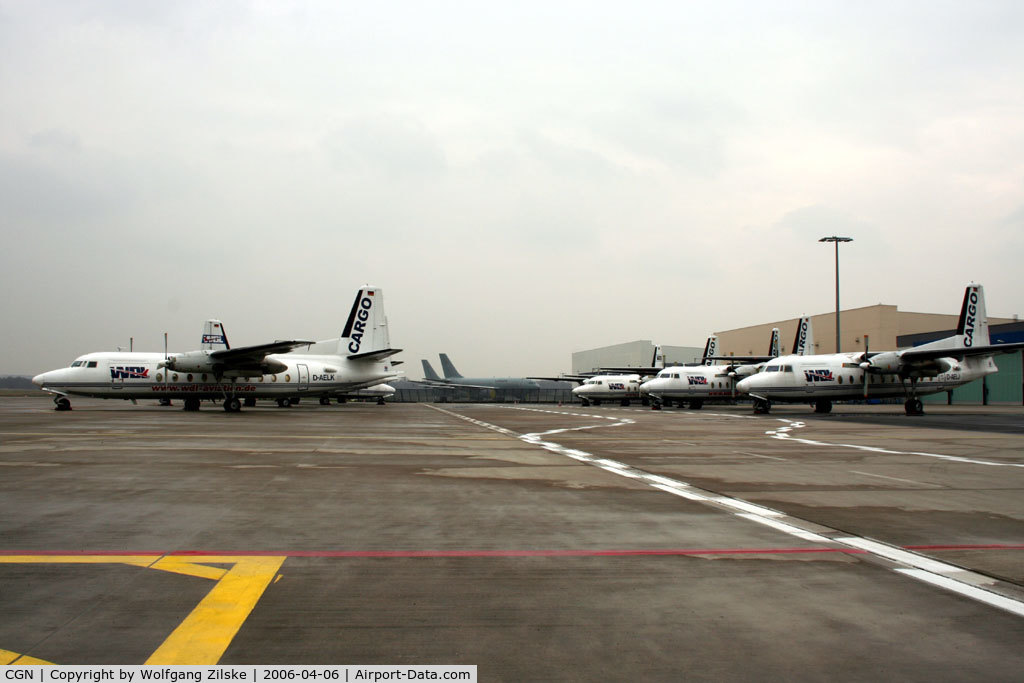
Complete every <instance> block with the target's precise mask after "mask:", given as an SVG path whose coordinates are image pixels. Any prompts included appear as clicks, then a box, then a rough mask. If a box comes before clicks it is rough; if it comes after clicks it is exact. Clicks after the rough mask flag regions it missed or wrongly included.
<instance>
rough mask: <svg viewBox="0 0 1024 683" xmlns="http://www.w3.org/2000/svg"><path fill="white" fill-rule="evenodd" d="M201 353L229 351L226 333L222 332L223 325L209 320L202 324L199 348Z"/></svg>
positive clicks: (217, 321) (229, 346)
mask: <svg viewBox="0 0 1024 683" xmlns="http://www.w3.org/2000/svg"><path fill="white" fill-rule="evenodd" d="M199 348H200V349H202V350H203V351H219V350H221V349H230V348H231V345H230V344H228V333H227V332H225V331H224V323H222V322H221V321H219V320H215V319H213V318H211V319H210V320H207V321H206V322H205V323H203V340H202V344H200V346H199Z"/></svg>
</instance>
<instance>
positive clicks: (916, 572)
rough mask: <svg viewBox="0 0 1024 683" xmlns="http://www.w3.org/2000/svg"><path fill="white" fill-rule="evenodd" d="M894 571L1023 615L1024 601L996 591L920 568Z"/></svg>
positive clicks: (1020, 615)
mask: <svg viewBox="0 0 1024 683" xmlns="http://www.w3.org/2000/svg"><path fill="white" fill-rule="evenodd" d="M896 571H897V572H899V573H900V574H904V575H906V576H910V577H912V578H915V579H917V580H919V581H924V582H925V583H930V584H932V585H935V586H938V587H940V588H945V589H946V590H950V591H953V592H954V593H959V594H960V595H963V596H966V597H968V598H971V599H973V600H977V601H978V602H983V603H985V604H987V605H992V606H993V607H998V608H999V609H1003V610H1006V611H1007V612H1011V613H1013V614H1016V615H1017V616H1018V617H1024V603H1021V602H1020V601H1018V600H1014V599H1012V598H1008V597H1005V596H1003V595H999V594H998V593H993V592H992V591H987V590H985V589H984V588H978V587H977V586H972V585H970V584H967V583H964V582H963V581H957V580H956V579H951V578H949V577H947V576H939V575H937V574H932V573H930V572H926V571H923V570H921V569H897V570H896Z"/></svg>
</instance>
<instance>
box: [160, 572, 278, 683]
mask: <svg viewBox="0 0 1024 683" xmlns="http://www.w3.org/2000/svg"><path fill="white" fill-rule="evenodd" d="M190 559H191V560H192V561H193V562H234V566H233V567H232V568H231V570H230V571H228V573H227V574H226V575H225V576H224V578H222V579H221V580H220V581H218V582H217V585H215V586H214V587H213V590H211V591H210V593H209V594H208V595H207V596H206V597H205V598H203V600H202V602H200V603H199V604H198V605H197V606H196V608H195V609H194V610H192V613H191V614H189V615H188V616H187V617H186V618H185V621H183V622H182V623H181V624H180V625H179V626H178V628H176V629H174V632H173V633H171V635H170V636H169V637H168V638H167V640H165V641H164V642H163V644H162V645H161V646H160V647H159V648H157V650H156V652H154V653H153V654H152V656H150V658H149V659H147V660H146V664H216V663H217V662H218V661H220V658H221V657H222V656H223V655H224V651H225V650H227V648H228V645H230V644H231V640H232V639H233V638H234V637H235V634H236V633H238V629H240V628H241V627H242V624H243V623H244V622H245V620H246V618H248V616H249V613H250V612H252V610H253V608H254V607H255V606H256V603H257V601H259V599H260V596H262V595H263V591H265V590H266V588H267V586H268V585H270V582H271V581H272V580H273V578H274V576H276V575H277V570H278V569H280V568H281V565H282V564H283V563H284V560H285V558H284V557H283V556H282V557H217V556H210V557H192V558H190Z"/></svg>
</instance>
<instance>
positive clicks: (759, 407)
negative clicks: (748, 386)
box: [754, 398, 772, 415]
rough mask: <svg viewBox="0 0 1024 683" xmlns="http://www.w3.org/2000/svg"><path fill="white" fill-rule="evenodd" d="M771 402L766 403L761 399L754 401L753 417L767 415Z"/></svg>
mask: <svg viewBox="0 0 1024 683" xmlns="http://www.w3.org/2000/svg"><path fill="white" fill-rule="evenodd" d="M771 409H772V402H771V401H766V400H764V399H763V398H755V399H754V414H755V415H767V414H768V413H769V412H771Z"/></svg>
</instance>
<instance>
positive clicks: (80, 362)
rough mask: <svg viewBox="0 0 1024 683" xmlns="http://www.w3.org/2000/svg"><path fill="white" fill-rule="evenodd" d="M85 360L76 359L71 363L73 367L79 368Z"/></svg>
mask: <svg viewBox="0 0 1024 683" xmlns="http://www.w3.org/2000/svg"><path fill="white" fill-rule="evenodd" d="M84 362H85V361H84V360H76V361H75V362H74V363H72V364H71V367H73V368H77V367H78V366H79V365H81V364H82V363H84Z"/></svg>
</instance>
